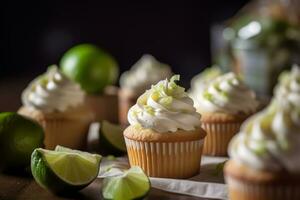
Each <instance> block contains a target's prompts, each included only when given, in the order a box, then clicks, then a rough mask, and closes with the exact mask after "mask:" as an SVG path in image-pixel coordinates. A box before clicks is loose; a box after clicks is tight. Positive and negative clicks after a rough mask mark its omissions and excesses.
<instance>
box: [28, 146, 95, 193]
mask: <svg viewBox="0 0 300 200" xmlns="http://www.w3.org/2000/svg"><path fill="white" fill-rule="evenodd" d="M100 161H101V156H100V155H98V154H91V153H88V152H82V151H78V150H72V149H68V148H65V147H57V148H56V149H55V150H54V151H51V150H46V149H42V148H38V149H35V150H34V152H33V153H32V155H31V171H32V175H33V177H34V178H35V180H36V182H37V183H38V184H40V185H41V186H42V187H43V188H45V189H48V190H50V191H52V192H54V193H63V192H72V191H77V190H80V189H82V188H84V187H86V186H87V185H89V184H90V183H91V182H93V180H94V179H96V178H97V176H98V172H99V168H100Z"/></svg>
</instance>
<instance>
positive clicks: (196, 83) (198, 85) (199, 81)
mask: <svg viewBox="0 0 300 200" xmlns="http://www.w3.org/2000/svg"><path fill="white" fill-rule="evenodd" d="M221 74H222V71H221V69H220V68H219V67H218V66H215V65H214V66H212V67H209V68H206V69H205V70H203V71H202V72H201V73H199V74H197V75H196V76H194V77H193V78H192V80H191V88H190V90H189V91H188V93H189V95H190V97H191V98H192V99H193V100H194V103H195V106H198V105H197V96H198V94H199V91H201V90H203V89H205V87H206V86H207V84H208V83H209V81H211V80H213V79H214V78H216V77H218V76H220V75H221Z"/></svg>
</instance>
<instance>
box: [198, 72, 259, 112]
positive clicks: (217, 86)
mask: <svg viewBox="0 0 300 200" xmlns="http://www.w3.org/2000/svg"><path fill="white" fill-rule="evenodd" d="M199 93H200V94H199V96H198V98H197V99H198V101H197V104H198V106H199V107H197V108H198V109H199V110H200V111H203V112H223V113H230V114H238V113H244V114H251V113H253V112H255V110H256V108H257V106H258V102H257V100H256V97H255V93H254V92H253V91H252V90H250V89H249V88H248V87H247V86H246V85H245V84H244V83H243V81H242V80H241V79H240V78H239V77H237V75H236V74H234V73H232V72H230V73H227V74H224V75H222V76H219V77H217V78H215V79H213V80H212V81H210V82H209V84H208V85H207V86H206V87H205V89H203V90H202V91H200V92H199Z"/></svg>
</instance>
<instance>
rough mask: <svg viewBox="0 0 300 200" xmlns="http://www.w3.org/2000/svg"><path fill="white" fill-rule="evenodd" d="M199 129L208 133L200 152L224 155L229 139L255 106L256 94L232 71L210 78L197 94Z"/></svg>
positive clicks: (256, 105) (253, 110)
mask: <svg viewBox="0 0 300 200" xmlns="http://www.w3.org/2000/svg"><path fill="white" fill-rule="evenodd" d="M196 101H197V111H198V112H199V113H200V114H201V122H202V128H203V129H204V130H205V131H206V132H207V137H206V139H205V143H204V149H203V153H204V154H206V155H214V156H225V155H227V146H228V143H229V141H230V139H231V138H232V137H233V136H234V135H235V134H236V133H237V132H238V131H239V128H240V126H241V124H242V122H243V121H244V120H245V119H247V118H248V117H249V116H250V115H251V114H253V113H255V112H256V110H257V108H258V101H257V100H256V97H255V93H254V92H253V91H252V90H250V89H249V88H248V87H247V86H246V85H245V84H244V83H243V81H242V80H241V79H240V78H239V77H238V76H237V75H236V74H234V73H232V72H230V73H227V74H224V75H221V76H219V77H217V78H215V79H213V80H212V81H210V82H209V83H208V84H207V85H206V87H205V88H204V89H202V90H200V91H199V93H198V94H197V96H196Z"/></svg>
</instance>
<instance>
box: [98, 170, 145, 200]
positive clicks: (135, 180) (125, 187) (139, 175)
mask: <svg viewBox="0 0 300 200" xmlns="http://www.w3.org/2000/svg"><path fill="white" fill-rule="evenodd" d="M149 191H150V181H149V178H148V177H147V176H146V174H145V173H144V171H143V170H142V169H141V168H140V167H137V166H134V167H131V168H130V169H129V170H127V171H125V172H124V173H123V174H122V175H120V176H115V177H107V178H104V180H103V186H102V195H103V197H104V198H105V199H114V200H131V199H139V198H143V197H145V196H147V194H148V192H149Z"/></svg>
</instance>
